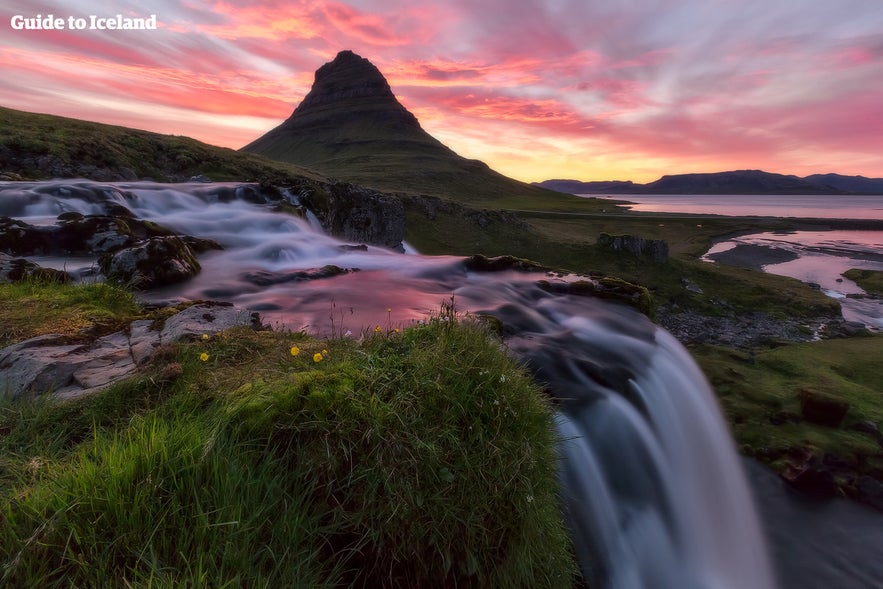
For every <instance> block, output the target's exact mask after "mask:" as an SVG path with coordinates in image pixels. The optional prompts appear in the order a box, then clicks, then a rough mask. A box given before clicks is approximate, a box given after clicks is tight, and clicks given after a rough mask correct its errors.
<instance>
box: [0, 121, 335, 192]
mask: <svg viewBox="0 0 883 589" xmlns="http://www.w3.org/2000/svg"><path fill="white" fill-rule="evenodd" d="M0 172H2V173H6V174H10V173H11V174H13V175H17V176H21V177H24V178H31V179H45V178H70V177H81V178H90V179H94V180H100V181H113V180H136V179H141V178H152V179H154V180H158V181H186V180H188V179H189V178H190V177H191V176H194V175H206V176H208V177H209V178H211V179H212V180H216V181H221V180H236V181H245V180H253V181H258V180H261V179H266V180H270V181H274V182H277V183H281V184H284V183H289V182H291V181H292V179H296V178H297V179H302V178H308V179H314V180H321V179H322V177H321V176H320V175H318V174H316V173H315V172H313V171H311V170H308V169H306V168H303V167H300V166H296V165H293V164H289V163H282V162H278V161H272V160H269V159H266V158H263V157H261V156H259V155H257V154H245V153H241V152H238V151H235V150H232V149H226V148H223V147H215V146H213V145H208V144H207V143H202V142H200V141H197V140H195V139H191V138H189V137H182V136H176V135H161V134H159V133H150V132H148V131H141V130H137V129H129V128H126V127H118V126H114V125H104V124H101V123H93V122H89V121H81V120H78V119H69V118H65V117H58V116H54V115H46V114H37V113H29V112H23V111H18V110H12V109H9V108H3V107H0Z"/></svg>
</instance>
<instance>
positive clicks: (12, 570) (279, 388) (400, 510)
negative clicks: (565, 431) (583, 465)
mask: <svg viewBox="0 0 883 589" xmlns="http://www.w3.org/2000/svg"><path fill="white" fill-rule="evenodd" d="M293 346H296V347H297V351H298V354H297V355H296V356H295V355H292V351H291V350H292V347H293ZM323 350H324V352H325V353H324V354H323ZM202 353H206V354H208V359H207V360H206V361H201V360H200V355H201V354H202ZM315 354H319V356H317V358H318V359H319V361H318V362H316V361H315V360H314V355H315ZM552 432H553V429H552V427H551V409H550V406H549V404H548V402H547V401H546V400H544V398H543V397H542V395H541V394H540V392H539V391H538V389H537V388H536V387H535V386H534V385H533V384H531V382H530V380H529V379H528V378H527V376H526V375H525V374H524V373H523V372H522V371H521V370H520V369H519V368H518V367H516V366H515V365H513V364H512V363H511V362H510V361H509V360H508V359H507V357H506V356H505V354H504V352H503V351H502V349H501V347H500V346H499V345H498V344H497V343H495V342H494V341H493V340H492V339H490V336H489V335H488V333H487V331H486V330H485V328H483V327H482V326H481V325H479V324H477V323H474V322H472V321H471V320H463V319H461V320H459V321H458V320H457V319H456V317H455V316H454V315H453V313H452V312H451V311H450V310H443V312H442V313H441V314H440V315H439V316H436V317H433V318H432V319H431V320H429V321H428V322H427V324H426V325H422V326H415V327H413V328H409V329H407V330H404V331H403V332H401V333H396V332H394V331H390V332H388V333H381V334H372V336H371V337H367V338H366V339H365V340H364V342H362V343H358V342H355V341H351V340H333V341H327V342H320V341H316V340H313V339H310V338H308V337H306V336H304V335H302V334H283V333H273V332H252V331H248V330H234V331H231V332H226V333H222V334H219V335H216V336H213V337H212V338H210V339H209V340H207V341H200V342H195V343H191V344H181V345H179V346H176V347H174V348H167V349H165V350H163V352H162V353H161V354H160V355H159V356H158V358H157V360H156V361H155V363H154V364H153V365H152V366H151V367H149V369H148V371H147V372H146V373H144V374H142V375H140V376H138V377H136V378H134V379H131V380H129V381H126V382H123V383H121V384H118V385H116V386H114V387H112V388H111V389H108V390H107V391H105V392H103V393H100V394H98V395H95V396H93V397H89V398H85V399H82V400H78V401H75V402H67V403H61V404H50V403H46V402H33V401H30V402H21V401H19V402H12V401H5V402H4V403H3V404H2V405H0V497H2V503H0V519H2V521H3V526H2V527H0V560H2V563H3V569H2V571H3V572H2V574H3V581H4V584H7V585H9V586H40V587H75V586H80V587H85V586H88V587H128V586H134V587H179V586H192V587H196V586H200V587H209V586H210V587H239V586H250V587H280V586H285V587H289V586H291V587H322V586H340V585H349V584H357V585H363V586H381V585H383V586H389V587H411V586H427V587H433V586H437V587H441V586H462V587H472V586H474V587H558V586H570V585H572V583H573V579H574V575H575V565H574V563H573V561H572V558H571V556H570V552H569V547H568V541H567V538H566V533H565V531H564V529H563V524H562V522H561V518H560V514H559V511H558V501H557V496H556V492H557V483H556V478H555V459H554V446H555V439H554V434H553V433H552Z"/></svg>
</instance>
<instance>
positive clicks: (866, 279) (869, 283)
mask: <svg viewBox="0 0 883 589" xmlns="http://www.w3.org/2000/svg"><path fill="white" fill-rule="evenodd" d="M843 276H845V277H846V278H849V279H850V280H852V281H853V282H855V283H856V284H858V285H859V286H860V287H861V288H862V289H864V291H865V292H867V293H868V294H873V295H876V296H878V297H883V272H880V271H878V270H859V269H857V268H852V269H850V270H847V271H846V272H844V273H843Z"/></svg>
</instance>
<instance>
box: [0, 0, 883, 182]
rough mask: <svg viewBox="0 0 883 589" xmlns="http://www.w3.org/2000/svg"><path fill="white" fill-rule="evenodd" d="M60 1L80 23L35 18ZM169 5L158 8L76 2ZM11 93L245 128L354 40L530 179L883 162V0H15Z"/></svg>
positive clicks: (154, 127)
mask: <svg viewBox="0 0 883 589" xmlns="http://www.w3.org/2000/svg"><path fill="white" fill-rule="evenodd" d="M50 14H51V15H53V16H54V17H56V18H61V19H63V21H64V25H65V28H64V29H63V30H18V29H14V28H13V17H15V16H16V15H18V16H23V17H27V18H30V17H36V16H37V15H41V16H43V17H45V16H47V15H50ZM117 14H121V15H123V16H124V17H149V16H150V15H151V14H155V15H156V21H157V28H156V30H144V31H123V30H97V29H96V30H93V29H90V28H89V27H88V26H87V28H86V29H84V30H71V28H70V26H69V22H68V18H69V17H75V18H86V19H87V21H86V22H87V23H88V18H89V16H90V15H95V16H98V17H100V18H104V17H113V16H115V15H117ZM0 41H2V51H0V105H2V106H6V107H9V108H16V109H21V110H28V111H33V112H45V113H50V114H57V115H63V116H68V117H75V118H82V119H87V120H93V121H99V122H104V123H112V124H117V125H125V126H129V127H135V128H139V129H146V130H150V131H156V132H160V133H171V134H176V135H188V136H191V137H194V138H196V139H199V140H202V141H205V142H207V143H211V144H214V145H221V146H225V147H232V148H239V147H242V146H243V145H245V144H247V143H249V142H250V141H252V140H254V139H256V138H257V137H259V136H261V135H262V134H264V133H265V132H266V131H268V130H270V129H271V128H273V127H275V126H276V125H278V124H279V123H281V122H282V121H283V120H285V119H286V118H287V117H288V116H289V115H290V114H291V111H292V110H293V109H294V107H295V106H297V104H298V103H299V102H300V101H301V99H302V98H303V97H304V96H305V95H306V93H307V92H308V91H309V89H310V86H311V84H312V81H313V75H314V72H315V70H316V69H318V68H319V67H320V66H321V65H322V64H324V63H326V62H328V61H330V60H331V59H333V58H334V56H335V55H336V54H337V52H338V51H341V50H343V49H350V50H352V51H355V52H356V53H358V54H359V55H361V56H363V57H366V58H368V59H369V60H370V61H371V62H372V63H374V64H375V65H376V66H377V67H378V68H379V69H380V71H381V72H382V73H383V74H384V75H385V76H386V78H387V80H388V81H389V83H390V86H391V87H392V90H393V92H394V93H395V94H396V96H397V98H398V99H399V101H400V102H401V103H402V104H403V105H404V106H405V107H406V108H408V109H409V110H410V111H411V112H413V113H414V114H415V115H416V116H417V118H418V119H419V120H420V122H421V124H422V126H423V128H424V129H426V130H427V131H428V132H429V133H431V134H432V135H434V136H435V137H437V138H438V139H440V140H441V141H443V142H444V143H445V144H447V145H448V146H449V147H451V148H452V149H454V150H455V151H456V152H458V153H459V154H460V155H463V156H465V157H470V158H477V159H481V160H483V161H485V162H487V163H488V164H489V165H490V166H491V167H493V168H494V169H496V170H498V171H500V172H502V173H504V174H506V175H508V176H511V177H514V178H518V179H520V180H524V181H539V180H544V179H549V178H573V179H580V180H633V181H636V182H647V181H652V180H655V179H657V178H659V177H660V176H662V175H664V174H677V173H690V172H719V171H726V170H737V169H763V170H766V171H770V172H778V173H784V174H796V175H799V176H803V175H808V174H813V173H825V172H837V173H841V174H850V175H856V174H861V175H865V176H870V177H883V9H881V4H880V0H837V1H836V2H834V1H827V2H825V1H820V0H545V1H540V0H536V1H535V0H407V1H406V0H346V1H340V0H241V1H234V0H217V1H207V0H182V1H179V2H172V1H169V0H152V1H150V2H148V1H146V0H145V1H137V0H95V1H93V0H82V1H71V0H35V1H19V2H14V1H12V0H0Z"/></svg>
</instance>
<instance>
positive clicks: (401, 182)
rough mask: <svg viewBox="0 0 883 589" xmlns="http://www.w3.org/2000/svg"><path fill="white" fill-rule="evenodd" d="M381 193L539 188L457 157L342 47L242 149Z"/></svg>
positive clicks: (465, 193) (486, 194) (477, 193)
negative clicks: (299, 96) (292, 104)
mask: <svg viewBox="0 0 883 589" xmlns="http://www.w3.org/2000/svg"><path fill="white" fill-rule="evenodd" d="M242 149H243V150H244V151H251V152H255V153H259V154H261V155H264V156H266V157H269V158H271V159H276V160H280V161H285V162H291V163H294V164H298V165H300V166H304V167H307V168H310V169H312V170H315V171H316V172H319V173H321V174H324V175H326V176H331V177H334V178H338V179H341V180H346V181H349V182H357V183H360V184H364V185H366V186H369V187H373V188H379V189H381V190H394V191H409V192H414V193H422V194H429V195H443V196H453V197H455V198H458V199H462V200H464V201H466V200H468V201H470V202H477V201H479V200H483V201H485V202H488V201H491V200H494V199H496V198H498V197H500V196H505V195H510V194H512V193H513V192H519V191H520V192H524V191H528V192H530V191H533V190H536V191H537V192H538V193H540V194H541V195H542V194H545V193H544V192H541V191H539V190H538V189H535V188H533V187H528V186H527V185H524V184H522V183H520V182H517V181H515V180H512V179H510V178H506V177H504V176H502V175H500V174H498V173H496V172H494V171H493V170H490V169H489V168H488V167H487V165H485V164H483V163H481V162H478V161H475V160H467V159H465V158H463V157H460V156H458V155H457V154H456V153H454V152H453V151H452V150H451V149H449V148H448V147H446V146H445V145H444V144H442V142H441V141H439V140H438V139H436V138H435V137H433V136H432V135H430V134H429V133H427V132H426V131H425V130H424V129H423V128H422V127H421V126H420V123H419V122H418V121H417V118H416V117H415V116H414V115H413V114H411V113H410V112H409V111H408V110H407V109H406V108H405V107H404V106H402V104H401V103H400V102H399V101H398V99H396V97H395V95H394V94H393V92H392V90H391V89H390V86H389V83H387V81H386V78H384V77H383V74H381V73H380V70H378V69H377V68H376V67H375V66H374V64H372V63H371V62H370V61H368V60H367V59H365V58H363V57H361V56H359V55H356V54H355V53H353V52H352V51H341V52H340V53H338V54H337V56H336V57H335V58H334V59H333V60H332V61H330V62H328V63H326V64H325V65H323V66H321V67H320V68H319V69H318V70H316V77H315V81H314V82H313V86H312V88H311V89H310V91H309V93H308V94H307V95H306V96H305V97H304V99H303V101H301V103H300V104H299V105H298V106H297V108H296V109H294V112H293V113H291V116H290V117H289V118H288V119H287V120H286V121H285V122H283V123H282V124H281V125H279V126H278V127H276V128H275V129H271V130H270V131H268V132H267V133H266V134H264V135H263V136H262V137H259V138H258V139H256V140H254V141H252V142H251V143H249V144H248V145H246V146H245V147H243V148H242Z"/></svg>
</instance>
